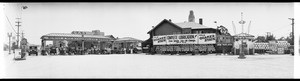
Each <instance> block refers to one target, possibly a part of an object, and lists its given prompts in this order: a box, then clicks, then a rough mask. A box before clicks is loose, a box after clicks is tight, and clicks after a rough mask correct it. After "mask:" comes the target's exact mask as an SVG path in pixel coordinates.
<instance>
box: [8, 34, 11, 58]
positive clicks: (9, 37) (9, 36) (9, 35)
mask: <svg viewBox="0 0 300 81" xmlns="http://www.w3.org/2000/svg"><path fill="white" fill-rule="evenodd" d="M7 36H8V39H9V41H8V51H9V53H8V54H10V48H11V46H10V40H11V36H12V33H7Z"/></svg>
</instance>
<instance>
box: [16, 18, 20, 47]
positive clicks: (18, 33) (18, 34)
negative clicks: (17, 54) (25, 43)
mask: <svg viewBox="0 0 300 81" xmlns="http://www.w3.org/2000/svg"><path fill="white" fill-rule="evenodd" d="M16 19H18V21H16V23H17V25H16V26H17V27H18V30H17V46H18V48H19V41H20V40H19V38H20V37H19V36H20V31H19V30H20V26H21V25H20V23H21V21H20V19H21V18H16Z"/></svg>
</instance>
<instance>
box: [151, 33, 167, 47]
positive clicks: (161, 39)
mask: <svg viewBox="0 0 300 81" xmlns="http://www.w3.org/2000/svg"><path fill="white" fill-rule="evenodd" d="M166 38H167V37H166V36H165V35H164V36H153V38H152V39H153V45H166V44H167V39H166Z"/></svg>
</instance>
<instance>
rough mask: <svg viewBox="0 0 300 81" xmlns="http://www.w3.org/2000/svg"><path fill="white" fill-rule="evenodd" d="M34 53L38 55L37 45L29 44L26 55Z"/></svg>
mask: <svg viewBox="0 0 300 81" xmlns="http://www.w3.org/2000/svg"><path fill="white" fill-rule="evenodd" d="M32 54H35V55H36V56H38V46H37V45H30V46H29V49H28V55H32Z"/></svg>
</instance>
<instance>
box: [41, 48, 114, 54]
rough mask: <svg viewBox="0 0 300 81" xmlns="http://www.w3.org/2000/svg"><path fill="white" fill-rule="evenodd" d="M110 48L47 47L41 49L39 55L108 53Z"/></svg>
mask: <svg viewBox="0 0 300 81" xmlns="http://www.w3.org/2000/svg"><path fill="white" fill-rule="evenodd" d="M109 53H110V50H105V49H99V48H94V47H92V48H84V49H82V48H81V47H54V46H52V47H49V48H45V49H42V50H41V55H85V54H109Z"/></svg>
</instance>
